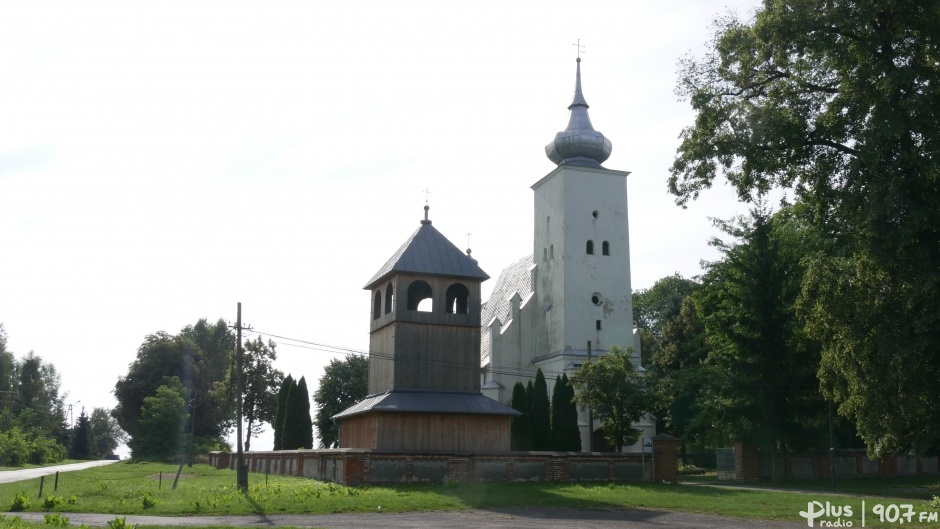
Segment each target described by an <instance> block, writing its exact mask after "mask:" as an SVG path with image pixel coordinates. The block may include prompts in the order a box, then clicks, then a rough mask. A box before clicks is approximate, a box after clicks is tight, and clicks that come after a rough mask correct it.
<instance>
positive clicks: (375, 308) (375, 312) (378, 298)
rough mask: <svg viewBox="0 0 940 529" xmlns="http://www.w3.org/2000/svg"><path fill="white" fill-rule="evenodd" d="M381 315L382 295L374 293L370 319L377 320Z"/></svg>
mask: <svg viewBox="0 0 940 529" xmlns="http://www.w3.org/2000/svg"><path fill="white" fill-rule="evenodd" d="M381 315H382V293H381V292H379V291H376V292H375V302H373V303H372V319H373V320H377V319H379V316H381Z"/></svg>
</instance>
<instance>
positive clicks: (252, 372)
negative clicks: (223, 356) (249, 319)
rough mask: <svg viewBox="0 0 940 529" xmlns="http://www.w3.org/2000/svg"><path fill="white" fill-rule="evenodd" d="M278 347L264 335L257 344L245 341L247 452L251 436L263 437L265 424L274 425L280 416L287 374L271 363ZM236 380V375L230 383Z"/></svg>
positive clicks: (230, 377) (231, 376)
mask: <svg viewBox="0 0 940 529" xmlns="http://www.w3.org/2000/svg"><path fill="white" fill-rule="evenodd" d="M276 347H277V344H275V343H274V342H273V341H271V340H268V342H267V343H265V342H264V340H262V338H261V336H258V338H257V339H256V340H255V341H252V340H248V341H247V342H245V350H244V363H243V366H244V367H243V374H242V377H243V378H242V380H243V383H244V391H245V394H244V397H243V399H242V410H243V411H242V413H243V415H244V418H245V422H246V423H248V427H247V428H246V430H245V450H246V451H248V450H250V446H251V436H252V434H254V435H260V434H261V432H262V431H264V430H263V428H262V425H263V424H264V423H265V422H267V423H273V422H274V419H275V414H276V413H277V403H278V388H279V387H280V385H281V381H282V380H283V379H284V373H282V372H281V371H280V370H277V369H274V368H273V367H272V364H273V362H274V360H276V359H277V352H276ZM233 379H234V374H231V375H230V376H229V380H230V381H231V380H233Z"/></svg>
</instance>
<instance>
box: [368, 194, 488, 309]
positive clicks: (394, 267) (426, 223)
mask: <svg viewBox="0 0 940 529" xmlns="http://www.w3.org/2000/svg"><path fill="white" fill-rule="evenodd" d="M428 209H429V208H428V206H424V219H423V220H421V226H420V227H419V228H418V229H417V230H416V231H415V232H414V233H412V234H411V237H409V238H408V240H406V241H405V243H404V244H402V245H401V248H399V249H398V251H397V252H395V254H394V255H392V257H391V258H390V259H389V260H388V261H387V262H386V263H385V265H383V266H382V268H380V269H379V271H378V272H376V273H375V275H373V276H372V279H370V280H369V282H368V283H366V286H365V287H363V288H364V289H365V290H371V289H372V288H373V287H374V286H375V284H376V283H379V282H381V281H382V280H384V279H385V278H386V277H388V276H389V275H391V274H392V273H394V272H412V273H417V274H427V275H438V276H453V277H467V278H473V279H477V280H479V281H486V280H487V279H489V278H490V276H488V275H487V274H486V272H484V271H483V270H482V269H481V268H480V266H479V265H478V264H477V261H476V259H473V258H471V257H470V256H469V255H468V254H465V253H464V252H462V251H461V250H460V249H459V248H457V246H455V245H454V243H452V242H450V241H449V240H447V237H444V235H443V234H442V233H441V232H439V231H437V228H435V227H434V226H432V225H431V221H430V220H429V219H428Z"/></svg>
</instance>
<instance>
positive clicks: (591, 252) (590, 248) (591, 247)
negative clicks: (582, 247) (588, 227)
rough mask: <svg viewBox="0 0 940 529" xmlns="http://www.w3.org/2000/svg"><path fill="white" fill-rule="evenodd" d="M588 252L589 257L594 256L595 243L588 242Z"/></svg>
mask: <svg viewBox="0 0 940 529" xmlns="http://www.w3.org/2000/svg"><path fill="white" fill-rule="evenodd" d="M586 251H587V254H588V255H594V241H588V242H587V250H586Z"/></svg>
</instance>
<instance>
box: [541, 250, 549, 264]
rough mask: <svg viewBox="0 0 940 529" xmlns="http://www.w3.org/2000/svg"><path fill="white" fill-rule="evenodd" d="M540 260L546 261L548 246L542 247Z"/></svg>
mask: <svg viewBox="0 0 940 529" xmlns="http://www.w3.org/2000/svg"><path fill="white" fill-rule="evenodd" d="M542 260H543V261H548V248H542Z"/></svg>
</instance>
